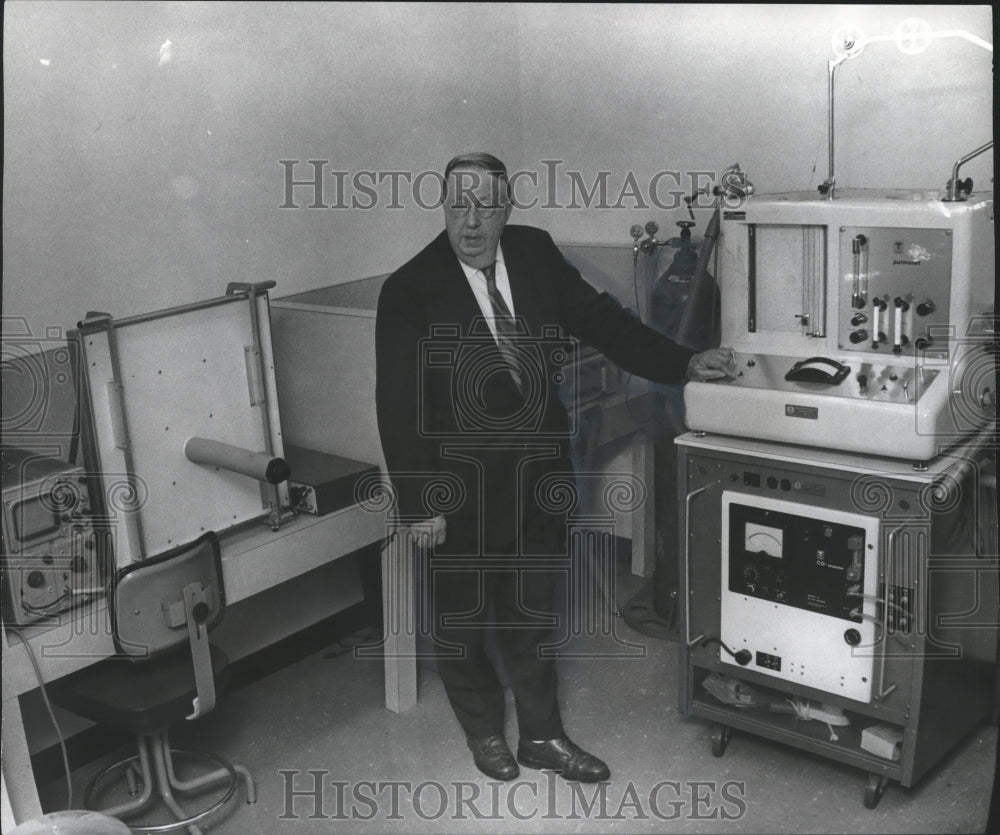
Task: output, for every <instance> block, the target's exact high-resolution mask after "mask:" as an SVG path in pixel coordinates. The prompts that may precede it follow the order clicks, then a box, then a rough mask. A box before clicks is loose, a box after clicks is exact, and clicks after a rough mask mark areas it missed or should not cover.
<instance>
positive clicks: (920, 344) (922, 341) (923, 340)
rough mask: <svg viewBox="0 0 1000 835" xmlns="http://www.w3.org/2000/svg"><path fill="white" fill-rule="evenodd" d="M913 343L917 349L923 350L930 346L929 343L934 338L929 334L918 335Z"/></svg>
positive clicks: (931, 342) (931, 343) (932, 342)
mask: <svg viewBox="0 0 1000 835" xmlns="http://www.w3.org/2000/svg"><path fill="white" fill-rule="evenodd" d="M913 344H914V345H916V346H917V350H918V351H923V350H926V349H927V348H930V347H931V345H933V344H934V339H933V337H930V336H921V337H918V338H917V341H916V342H914V343H913Z"/></svg>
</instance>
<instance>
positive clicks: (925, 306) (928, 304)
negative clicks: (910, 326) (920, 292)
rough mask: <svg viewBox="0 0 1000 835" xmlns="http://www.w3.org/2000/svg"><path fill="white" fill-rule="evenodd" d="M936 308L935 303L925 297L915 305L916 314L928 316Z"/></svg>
mask: <svg viewBox="0 0 1000 835" xmlns="http://www.w3.org/2000/svg"><path fill="white" fill-rule="evenodd" d="M935 310H937V305H936V304H934V302H933V301H932V300H931V299H926V300H924V301H922V302H920V304H918V305H917V316H929V315H930V314H931V313H933V312H934V311H935Z"/></svg>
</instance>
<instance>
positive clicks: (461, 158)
mask: <svg viewBox="0 0 1000 835" xmlns="http://www.w3.org/2000/svg"><path fill="white" fill-rule="evenodd" d="M456 168H480V169H482V170H483V171H485V172H486V173H487V174H489V175H490V176H492V177H495V178H496V179H497V180H502V181H503V184H504V193H506V195H507V199H508V200H510V196H511V195H510V180H509V179H508V178H507V166H506V165H504V164H503V162H502V161H501V160H500V159H497V157H495V156H493V154H487V153H486V152H485V151H475V152H473V153H469V154H459V155H458V156H457V157H452V159H451V160H450V161H449V162H448V164H447V165H446V166H445V167H444V192H445V194H447V191H448V176H449V175H450V174H451V172H452V171H454V170H455V169H456ZM497 196H499V195H497Z"/></svg>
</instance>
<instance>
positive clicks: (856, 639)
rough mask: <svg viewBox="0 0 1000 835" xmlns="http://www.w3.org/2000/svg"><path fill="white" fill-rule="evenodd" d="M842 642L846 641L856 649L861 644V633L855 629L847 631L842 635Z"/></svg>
mask: <svg viewBox="0 0 1000 835" xmlns="http://www.w3.org/2000/svg"><path fill="white" fill-rule="evenodd" d="M844 640H845V641H847V643H849V644H850V645H851V646H852V647H856V646H857V645H858V644H860V643H861V633H860V632H858V630H857V629H848V630H847V631H846V632H845V633H844Z"/></svg>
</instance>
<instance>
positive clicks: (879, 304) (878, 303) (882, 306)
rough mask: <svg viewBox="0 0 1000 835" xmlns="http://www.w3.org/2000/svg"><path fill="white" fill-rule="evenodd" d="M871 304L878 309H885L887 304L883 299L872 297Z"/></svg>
mask: <svg viewBox="0 0 1000 835" xmlns="http://www.w3.org/2000/svg"><path fill="white" fill-rule="evenodd" d="M872 305H873V306H874V307H876V308H878V309H879V310H885V309H886V308H887V307H888V306H889V305H888V304H886V301H885V299H872Z"/></svg>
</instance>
